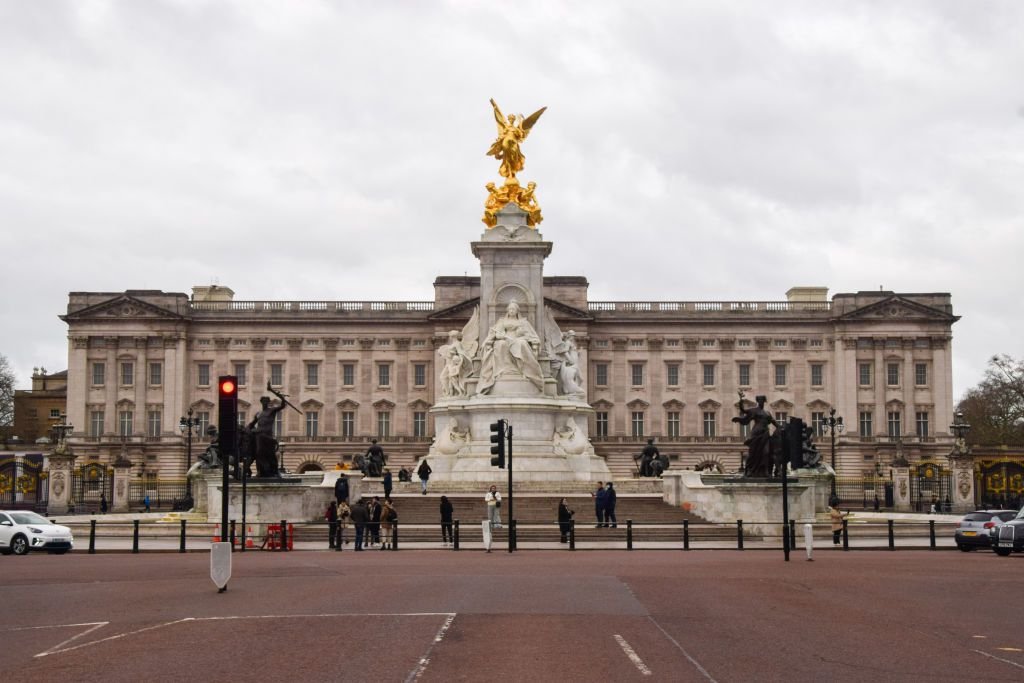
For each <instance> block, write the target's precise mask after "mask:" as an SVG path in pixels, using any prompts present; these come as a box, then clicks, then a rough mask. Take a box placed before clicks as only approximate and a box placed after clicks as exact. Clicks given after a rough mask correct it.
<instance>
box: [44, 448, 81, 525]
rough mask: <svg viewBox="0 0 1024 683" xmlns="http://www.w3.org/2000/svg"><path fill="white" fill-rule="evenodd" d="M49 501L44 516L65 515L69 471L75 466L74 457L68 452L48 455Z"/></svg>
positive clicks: (69, 491) (67, 504)
mask: <svg viewBox="0 0 1024 683" xmlns="http://www.w3.org/2000/svg"><path fill="white" fill-rule="evenodd" d="M49 461H50V469H49V478H50V482H49V487H50V491H49V499H48V501H47V505H46V514H47V515H50V516H53V515H66V514H67V513H68V506H69V504H70V502H71V470H72V468H73V467H74V464H75V455H74V454H73V453H71V452H70V451H68V452H63V453H58V452H54V453H52V454H51V455H50V458H49Z"/></svg>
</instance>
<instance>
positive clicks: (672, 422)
mask: <svg viewBox="0 0 1024 683" xmlns="http://www.w3.org/2000/svg"><path fill="white" fill-rule="evenodd" d="M666 417H667V421H666V424H667V425H668V435H669V436H670V437H678V436H679V411H678V410H670V411H668V414H667V415H666Z"/></svg>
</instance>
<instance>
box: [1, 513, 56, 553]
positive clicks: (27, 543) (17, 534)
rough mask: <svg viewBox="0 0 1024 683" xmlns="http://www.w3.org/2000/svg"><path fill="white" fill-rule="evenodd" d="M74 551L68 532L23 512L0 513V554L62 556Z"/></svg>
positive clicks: (43, 519) (44, 519)
mask: <svg viewBox="0 0 1024 683" xmlns="http://www.w3.org/2000/svg"><path fill="white" fill-rule="evenodd" d="M74 547H75V542H74V537H73V536H72V535H71V529H69V528H67V527H66V526H61V525H60V524H51V523H50V520H48V519H46V518H45V517H42V516H40V515H37V514H36V513H34V512H29V511H27V510H0V554H4V555H10V554H11V553H14V554H15V555H25V554H27V553H28V551H30V550H45V551H47V552H49V553H56V554H58V555H63V554H64V553H66V552H67V551H69V550H71V549H72V548H74Z"/></svg>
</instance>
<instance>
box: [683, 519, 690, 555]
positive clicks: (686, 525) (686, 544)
mask: <svg viewBox="0 0 1024 683" xmlns="http://www.w3.org/2000/svg"><path fill="white" fill-rule="evenodd" d="M689 549H690V520H688V519H684V520H683V550H689Z"/></svg>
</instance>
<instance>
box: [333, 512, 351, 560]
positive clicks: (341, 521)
mask: <svg viewBox="0 0 1024 683" xmlns="http://www.w3.org/2000/svg"><path fill="white" fill-rule="evenodd" d="M351 518H352V508H350V507H349V506H348V503H339V504H338V539H337V541H336V542H335V548H337V549H338V550H341V546H343V545H344V544H346V543H348V541H346V540H345V532H346V531H347V530H348V523H349V520H350V519H351Z"/></svg>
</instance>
